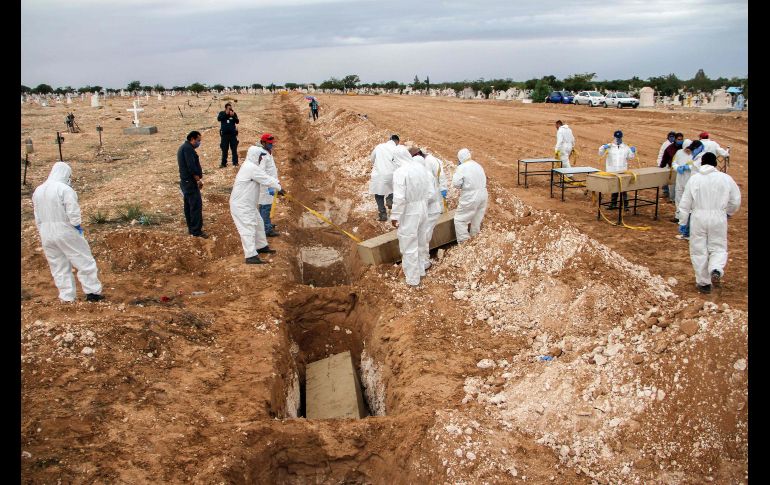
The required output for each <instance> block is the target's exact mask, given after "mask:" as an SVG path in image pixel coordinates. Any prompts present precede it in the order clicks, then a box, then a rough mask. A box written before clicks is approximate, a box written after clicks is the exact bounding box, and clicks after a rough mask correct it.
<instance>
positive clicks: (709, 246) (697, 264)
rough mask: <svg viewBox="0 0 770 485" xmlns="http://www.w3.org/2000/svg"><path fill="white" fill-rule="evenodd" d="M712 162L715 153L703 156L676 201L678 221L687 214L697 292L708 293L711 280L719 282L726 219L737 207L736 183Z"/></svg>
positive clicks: (715, 282) (722, 260)
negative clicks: (679, 199)
mask: <svg viewBox="0 0 770 485" xmlns="http://www.w3.org/2000/svg"><path fill="white" fill-rule="evenodd" d="M716 165H717V157H716V155H714V154H713V153H706V154H704V155H703V157H702V159H701V168H700V170H699V171H698V173H696V174H693V176H692V177H691V178H690V180H689V181H688V182H687V186H686V187H685V188H684V194H682V200H681V201H680V203H679V213H680V220H683V219H684V216H685V215H687V214H689V215H690V260H691V261H692V267H693V269H694V270H695V284H696V286H697V287H698V290H699V291H700V292H701V293H710V292H711V284H712V283H713V284H714V286H717V287H718V286H719V285H720V284H721V280H722V277H723V276H724V274H725V269H724V268H725V264H727V218H728V217H730V216H732V215H733V214H735V212H736V211H737V210H738V209H739V208H740V206H741V192H740V190H739V189H738V185H737V184H736V183H735V181H734V180H733V178H732V177H730V176H729V175H727V174H726V173H723V172H720V171H718V170H717V169H716Z"/></svg>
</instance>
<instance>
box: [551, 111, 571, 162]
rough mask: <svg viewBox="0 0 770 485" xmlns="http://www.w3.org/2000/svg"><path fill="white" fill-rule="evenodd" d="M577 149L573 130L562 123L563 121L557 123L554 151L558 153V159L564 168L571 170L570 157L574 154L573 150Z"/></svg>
mask: <svg viewBox="0 0 770 485" xmlns="http://www.w3.org/2000/svg"><path fill="white" fill-rule="evenodd" d="M574 147H575V136H574V135H573V134H572V129H571V128H570V127H569V126H568V125H565V124H564V123H562V121H561V120H558V121H557V122H556V146H555V147H554V151H555V152H556V153H555V155H556V158H558V159H559V160H561V167H562V168H570V167H571V166H570V163H569V156H570V153H572V149H573V148H574Z"/></svg>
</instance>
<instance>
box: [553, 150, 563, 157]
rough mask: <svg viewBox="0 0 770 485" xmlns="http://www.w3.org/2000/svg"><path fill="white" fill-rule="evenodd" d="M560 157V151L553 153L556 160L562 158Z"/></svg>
mask: <svg viewBox="0 0 770 485" xmlns="http://www.w3.org/2000/svg"><path fill="white" fill-rule="evenodd" d="M559 155H560V154H559V150H556V151H555V152H553V156H554V158H561V157H560V156H559Z"/></svg>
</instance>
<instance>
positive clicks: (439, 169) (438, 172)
mask: <svg viewBox="0 0 770 485" xmlns="http://www.w3.org/2000/svg"><path fill="white" fill-rule="evenodd" d="M440 175H441V162H438V171H437V172H436V180H439V176H440ZM438 184H439V187H438V188H439V190H441V182H440V181H439V182H438ZM441 199H442V202H443V203H444V211H443V212H446V211H447V208H446V199H445V198H443V197H442V198H441Z"/></svg>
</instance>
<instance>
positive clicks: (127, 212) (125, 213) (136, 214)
mask: <svg viewBox="0 0 770 485" xmlns="http://www.w3.org/2000/svg"><path fill="white" fill-rule="evenodd" d="M143 214H144V213H143V212H142V208H141V207H140V206H139V205H138V204H126V205H124V206H121V207H120V208H119V209H118V220H119V221H121V222H131V221H133V220H134V219H136V220H139V218H140V217H141V216H142V215H143Z"/></svg>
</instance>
